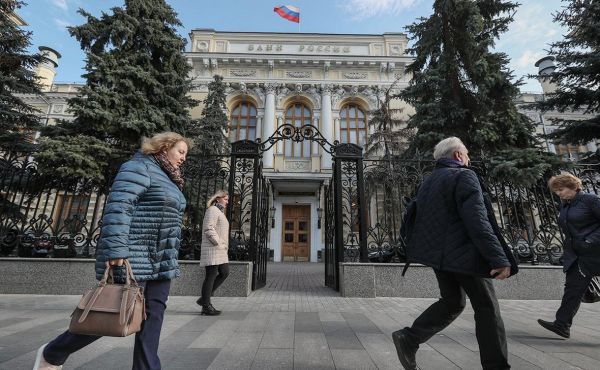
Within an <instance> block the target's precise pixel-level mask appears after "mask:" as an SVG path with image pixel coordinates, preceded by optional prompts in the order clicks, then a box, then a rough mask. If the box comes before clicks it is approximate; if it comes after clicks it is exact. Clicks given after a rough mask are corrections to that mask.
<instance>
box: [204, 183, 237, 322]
mask: <svg viewBox="0 0 600 370" xmlns="http://www.w3.org/2000/svg"><path fill="white" fill-rule="evenodd" d="M228 202H229V195H228V194H227V192H226V191H223V190H219V191H218V192H217V193H215V194H214V195H213V196H212V197H211V198H210V199H209V200H208V202H207V204H206V213H205V214H204V221H203V223H202V244H201V245H200V249H201V250H200V251H201V257H200V265H201V266H205V269H206V276H205V277H204V283H202V296H201V297H200V298H198V300H197V301H196V303H197V304H199V305H200V306H202V312H201V314H202V315H210V316H216V315H220V314H221V311H219V310H217V309H215V308H214V307H213V305H212V304H211V303H210V297H211V296H212V295H213V293H214V292H215V290H217V288H218V287H219V286H220V285H221V284H222V283H223V281H225V279H226V278H227V276H228V275H229V258H228V257H227V249H228V246H229V221H227V217H225V208H226V207H227V203H228Z"/></svg>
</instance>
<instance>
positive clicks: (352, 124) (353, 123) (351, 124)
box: [350, 119, 356, 129]
mask: <svg viewBox="0 0 600 370" xmlns="http://www.w3.org/2000/svg"><path fill="white" fill-rule="evenodd" d="M350 128H351V129H352V128H356V121H355V120H353V119H351V120H350Z"/></svg>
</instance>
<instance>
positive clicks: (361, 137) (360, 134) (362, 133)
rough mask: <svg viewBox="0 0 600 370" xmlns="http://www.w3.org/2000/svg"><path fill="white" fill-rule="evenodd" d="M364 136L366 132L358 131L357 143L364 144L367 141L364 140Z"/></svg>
mask: <svg viewBox="0 0 600 370" xmlns="http://www.w3.org/2000/svg"><path fill="white" fill-rule="evenodd" d="M365 137H366V133H365V132H364V131H359V132H358V145H360V146H364V145H365V144H366V143H367V141H366V140H365Z"/></svg>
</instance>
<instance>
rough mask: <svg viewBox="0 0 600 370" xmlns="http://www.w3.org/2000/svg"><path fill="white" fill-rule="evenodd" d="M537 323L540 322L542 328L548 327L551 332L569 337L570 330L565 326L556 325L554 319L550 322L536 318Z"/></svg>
mask: <svg viewBox="0 0 600 370" xmlns="http://www.w3.org/2000/svg"><path fill="white" fill-rule="evenodd" d="M538 324H540V325H541V326H542V327H543V328H544V329H548V330H550V331H551V332H553V333H555V334H556V335H560V336H561V337H563V338H567V339H568V338H570V337H571V330H570V329H569V328H567V327H563V326H561V325H557V324H556V321H555V322H552V321H545V320H539V319H538Z"/></svg>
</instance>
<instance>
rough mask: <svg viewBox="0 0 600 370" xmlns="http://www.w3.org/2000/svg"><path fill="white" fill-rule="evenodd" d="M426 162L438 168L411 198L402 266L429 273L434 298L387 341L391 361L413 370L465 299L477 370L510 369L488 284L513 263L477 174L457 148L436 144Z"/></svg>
mask: <svg viewBox="0 0 600 370" xmlns="http://www.w3.org/2000/svg"><path fill="white" fill-rule="evenodd" d="M433 156H434V158H435V159H436V160H437V166H436V168H435V169H434V171H433V172H432V174H431V175H430V176H429V177H428V178H427V179H425V181H424V182H423V184H422V185H421V187H420V188H419V191H418V193H417V198H416V216H415V221H414V225H413V226H412V231H411V235H410V237H409V240H408V241H407V247H406V255H407V259H408V261H409V262H415V263H422V264H424V265H427V266H430V267H432V268H433V269H434V272H435V275H436V278H437V280H438V285H439V289H440V294H441V298H440V300H439V301H437V302H436V303H434V304H432V305H431V306H430V307H429V308H428V309H427V310H425V312H423V313H422V314H421V315H420V316H419V317H418V318H417V319H416V320H415V322H414V323H413V325H412V326H411V327H410V328H404V329H402V330H399V331H396V332H394V333H393V334H392V337H393V340H394V344H395V345H396V350H397V352H398V357H399V359H400V362H401V363H402V365H403V366H404V368H405V369H416V368H417V366H416V361H415V355H416V352H417V349H418V348H419V344H421V343H425V342H426V341H427V340H429V338H431V337H432V336H433V335H435V334H436V333H438V332H440V331H441V330H443V329H444V328H445V327H447V326H448V325H450V323H452V321H454V319H456V318H457V317H458V316H459V315H460V313H461V312H462V311H463V309H464V307H465V304H466V296H468V297H469V299H470V300H471V305H472V306H473V310H474V311H475V324H476V329H475V331H476V336H477V341H478V343H479V349H480V357H481V364H482V365H483V368H484V369H509V368H510V365H509V364H508V360H507V359H508V353H507V352H508V351H507V347H506V335H505V332H504V323H503V322H502V317H501V316H500V309H499V306H498V300H497V299H496V294H495V291H494V286H493V284H492V281H491V278H496V279H498V280H502V279H505V278H507V277H508V276H510V274H511V264H512V263H511V262H512V261H514V258H512V255H510V256H507V251H506V248H503V245H502V244H501V241H502V242H503V240H502V239H501V237H500V236H499V235H497V228H496V227H495V226H496V225H495V220H491V219H490V216H491V217H493V213H492V212H491V209H488V208H490V207H489V205H488V207H486V202H485V200H484V194H483V191H482V186H481V184H480V182H479V179H478V177H477V175H476V174H475V172H474V171H472V170H470V169H468V168H467V166H468V165H469V155H468V151H467V148H466V147H465V145H464V144H463V143H462V141H461V140H460V139H458V138H456V137H450V138H447V139H444V140H442V141H441V142H439V143H438V144H437V145H436V146H435V150H434V155H433ZM488 203H489V202H488ZM494 230H496V232H494ZM508 254H510V251H508ZM514 271H516V269H515V270H514ZM514 271H513V272H514Z"/></svg>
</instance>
